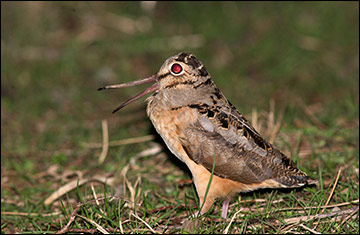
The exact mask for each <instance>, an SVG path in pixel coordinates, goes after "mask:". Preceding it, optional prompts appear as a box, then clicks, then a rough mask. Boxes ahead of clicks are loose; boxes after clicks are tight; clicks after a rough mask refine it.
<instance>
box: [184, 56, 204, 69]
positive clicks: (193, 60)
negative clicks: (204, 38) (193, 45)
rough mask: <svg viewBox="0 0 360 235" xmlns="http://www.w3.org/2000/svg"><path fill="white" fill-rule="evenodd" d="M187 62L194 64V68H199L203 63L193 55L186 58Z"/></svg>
mask: <svg viewBox="0 0 360 235" xmlns="http://www.w3.org/2000/svg"><path fill="white" fill-rule="evenodd" d="M185 63H186V64H187V65H190V66H192V67H193V68H194V69H196V68H199V67H200V66H201V65H202V64H201V62H200V61H199V60H198V59H196V57H195V56H193V55H190V56H189V57H187V60H186V59H185Z"/></svg>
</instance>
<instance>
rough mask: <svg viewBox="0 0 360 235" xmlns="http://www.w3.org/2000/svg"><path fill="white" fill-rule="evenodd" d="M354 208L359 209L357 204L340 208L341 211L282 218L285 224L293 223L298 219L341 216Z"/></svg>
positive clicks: (307, 219) (297, 221) (298, 220)
mask: <svg viewBox="0 0 360 235" xmlns="http://www.w3.org/2000/svg"><path fill="white" fill-rule="evenodd" d="M356 210H359V206H355V207H353V208H351V209H347V210H341V211H336V212H330V213H325V214H317V215H309V216H299V217H294V218H287V219H284V221H285V223H287V224H293V223H299V222H300V221H309V220H313V219H324V218H328V217H333V216H342V215H346V214H351V213H353V212H354V211H356Z"/></svg>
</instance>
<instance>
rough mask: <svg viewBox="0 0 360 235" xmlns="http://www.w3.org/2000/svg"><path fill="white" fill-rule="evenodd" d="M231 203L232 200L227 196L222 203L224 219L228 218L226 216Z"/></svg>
mask: <svg viewBox="0 0 360 235" xmlns="http://www.w3.org/2000/svg"><path fill="white" fill-rule="evenodd" d="M229 203H230V200H229V199H228V198H226V199H225V200H224V202H223V204H222V212H221V217H222V218H224V219H226V216H227V212H228V209H229Z"/></svg>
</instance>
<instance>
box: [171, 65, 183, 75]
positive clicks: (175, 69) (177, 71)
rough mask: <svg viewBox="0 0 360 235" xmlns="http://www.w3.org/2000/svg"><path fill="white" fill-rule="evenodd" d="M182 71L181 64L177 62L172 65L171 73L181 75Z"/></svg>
mask: <svg viewBox="0 0 360 235" xmlns="http://www.w3.org/2000/svg"><path fill="white" fill-rule="evenodd" d="M182 72H183V67H182V66H181V65H180V64H178V63H175V64H173V65H171V73H172V74H173V75H180V74H181V73H182Z"/></svg>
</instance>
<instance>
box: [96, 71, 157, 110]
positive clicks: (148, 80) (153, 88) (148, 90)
mask: <svg viewBox="0 0 360 235" xmlns="http://www.w3.org/2000/svg"><path fill="white" fill-rule="evenodd" d="M152 82H155V84H153V85H152V86H150V87H148V88H146V89H145V90H144V91H142V92H140V93H139V94H137V95H136V96H134V97H133V98H130V99H128V100H127V101H125V102H124V103H122V104H121V105H120V106H119V107H117V108H116V109H115V110H114V111H113V113H115V112H116V111H118V110H120V109H121V108H123V107H125V106H126V105H128V104H130V103H131V102H133V101H135V100H137V99H139V98H141V97H142V96H144V95H147V94H149V93H151V92H153V91H156V90H158V89H159V84H158V83H157V75H156V74H154V75H153V76H151V77H148V78H143V79H140V80H137V81H133V82H127V83H122V84H116V85H109V86H104V87H100V88H99V89H98V91H100V90H106V89H117V88H124V87H132V86H137V85H140V84H146V83H152Z"/></svg>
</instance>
